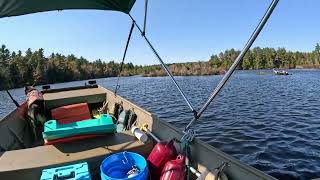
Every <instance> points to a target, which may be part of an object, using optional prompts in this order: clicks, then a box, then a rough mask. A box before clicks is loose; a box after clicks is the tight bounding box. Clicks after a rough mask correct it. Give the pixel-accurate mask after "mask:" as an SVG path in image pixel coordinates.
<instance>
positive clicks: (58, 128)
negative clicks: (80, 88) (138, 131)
mask: <svg viewBox="0 0 320 180" xmlns="http://www.w3.org/2000/svg"><path fill="white" fill-rule="evenodd" d="M116 128H117V127H116V125H115V124H114V123H113V120H112V117H111V116H109V115H107V114H101V115H100V118H99V119H89V120H83V121H77V122H73V123H68V124H59V123H57V121H56V120H50V121H47V122H46V123H45V124H44V132H43V133H42V136H43V138H44V139H46V140H54V139H60V138H66V137H71V136H77V135H88V134H106V133H114V132H116Z"/></svg>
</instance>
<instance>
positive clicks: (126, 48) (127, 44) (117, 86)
mask: <svg viewBox="0 0 320 180" xmlns="http://www.w3.org/2000/svg"><path fill="white" fill-rule="evenodd" d="M134 24H135V22H134V21H132V25H131V28H130V32H129V36H128V39H127V43H126V47H125V49H124V53H123V56H122V61H121V65H120V70H119V73H118V79H117V85H116V88H115V90H114V94H115V95H117V92H118V90H119V89H120V85H119V83H120V76H121V71H122V68H123V64H124V60H125V59H126V55H127V50H128V47H129V43H130V40H131V35H132V32H133V28H134Z"/></svg>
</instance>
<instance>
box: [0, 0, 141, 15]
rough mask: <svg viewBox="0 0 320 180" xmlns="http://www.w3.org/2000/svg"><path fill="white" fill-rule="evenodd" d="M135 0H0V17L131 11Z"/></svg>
mask: <svg viewBox="0 0 320 180" xmlns="http://www.w3.org/2000/svg"><path fill="white" fill-rule="evenodd" d="M134 3H135V0H0V18H2V17H10V16H19V15H24V14H30V13H36V12H45V11H53V10H65V9H95V10H113V11H120V12H124V13H127V14H128V13H129V12H130V10H131V8H132V6H133V5H134Z"/></svg>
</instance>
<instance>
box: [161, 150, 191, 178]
mask: <svg viewBox="0 0 320 180" xmlns="http://www.w3.org/2000/svg"><path fill="white" fill-rule="evenodd" d="M184 161H185V158H184V156H183V155H179V156H178V157H177V159H175V160H171V161H168V162H167V163H166V164H165V165H164V168H163V169H162V172H161V177H160V180H184V179H185V177H186V165H185V162H184Z"/></svg>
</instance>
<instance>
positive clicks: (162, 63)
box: [129, 14, 197, 116]
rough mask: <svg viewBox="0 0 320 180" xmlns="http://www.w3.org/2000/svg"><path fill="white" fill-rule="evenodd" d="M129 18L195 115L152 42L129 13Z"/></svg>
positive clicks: (193, 110) (195, 113)
mask: <svg viewBox="0 0 320 180" xmlns="http://www.w3.org/2000/svg"><path fill="white" fill-rule="evenodd" d="M129 16H130V18H131V19H132V21H133V22H134V23H135V25H136V27H137V28H138V30H139V31H140V33H141V35H142V37H143V38H144V39H145V40H146V42H147V44H148V45H149V47H150V48H151V50H152V51H153V53H154V54H155V55H156V57H157V58H158V60H159V61H160V63H161V65H162V67H163V69H164V70H165V71H166V73H167V74H168V75H169V77H170V78H171V80H172V82H173V83H174V85H175V86H176V87H177V89H178V90H179V92H180V94H181V96H182V97H183V99H184V100H185V101H186V103H187V104H188V106H189V108H190V109H191V111H192V112H193V114H194V116H196V115H197V112H196V110H195V109H194V108H193V106H192V105H191V102H190V101H189V99H188V98H187V97H186V95H185V94H184V92H183V91H182V89H181V88H180V86H179V85H178V83H177V82H176V80H175V79H174V77H173V75H172V73H171V72H170V71H169V68H168V67H167V65H166V64H165V63H164V62H163V60H162V59H161V57H160V55H159V54H158V52H157V51H156V50H155V49H154V47H153V46H152V44H151V43H150V41H149V39H148V38H147V37H146V36H145V34H143V31H142V30H141V28H140V27H139V25H138V24H137V23H136V21H135V20H134V19H133V17H132V16H131V15H130V14H129Z"/></svg>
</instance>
